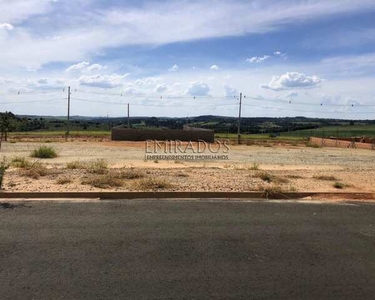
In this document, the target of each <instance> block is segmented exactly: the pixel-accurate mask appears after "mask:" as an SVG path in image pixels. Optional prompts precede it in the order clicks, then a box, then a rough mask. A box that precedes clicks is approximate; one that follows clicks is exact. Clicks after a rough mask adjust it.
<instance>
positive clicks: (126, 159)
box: [0, 138, 375, 192]
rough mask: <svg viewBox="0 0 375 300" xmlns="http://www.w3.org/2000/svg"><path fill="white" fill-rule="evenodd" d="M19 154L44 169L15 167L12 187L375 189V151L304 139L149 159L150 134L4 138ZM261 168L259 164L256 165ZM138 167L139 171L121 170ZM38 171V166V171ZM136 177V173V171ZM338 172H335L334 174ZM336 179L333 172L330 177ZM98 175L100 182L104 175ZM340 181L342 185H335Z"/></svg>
mask: <svg viewBox="0 0 375 300" xmlns="http://www.w3.org/2000/svg"><path fill="white" fill-rule="evenodd" d="M41 145H47V146H51V147H53V148H55V149H56V151H57V153H58V155H59V156H58V157H57V158H54V159H40V160H36V159H32V158H30V157H29V156H30V153H31V151H32V150H34V149H36V148H37V147H39V146H41ZM3 157H5V158H6V160H7V161H8V162H11V161H12V159H13V158H14V157H26V158H27V159H29V160H30V161H31V162H32V163H34V162H35V161H39V162H40V163H42V164H43V165H44V166H45V167H46V168H47V172H42V173H43V174H42V175H41V176H33V174H31V175H30V172H27V171H26V170H25V169H22V168H17V167H10V168H9V169H8V170H7V171H6V174H5V178H4V184H3V188H4V189H5V190H6V191H35V192H36V191H100V190H103V189H106V190H116V191H138V190H171V191H259V190H266V189H280V190H283V191H308V192H310V191H311V192H314V191H318V192H337V191H341V192H343V191H345V192H375V179H374V178H375V160H374V158H375V151H371V150H360V149H337V148H321V149H315V148H309V147H305V146H304V145H299V146H291V145H267V146H257V145H253V146H246V145H241V146H231V149H230V152H229V158H230V159H229V160H228V161H207V162H188V161H145V160H144V157H145V144H144V143H143V142H111V141H108V140H107V139H99V140H98V139H96V140H90V139H89V138H88V139H84V140H83V139H80V140H75V141H69V142H64V141H54V142H50V141H42V140H34V141H32V140H27V141H24V140H22V141H16V142H12V143H9V142H7V143H4V142H3V144H2V149H1V152H0V159H1V160H2V159H3ZM98 160H105V161H106V162H108V166H109V168H108V169H105V170H103V172H101V174H93V172H92V170H90V169H87V168H84V169H68V168H67V163H69V162H74V161H79V162H81V163H90V162H95V161H98ZM254 169H257V170H254ZM124 172H125V173H126V172H134V173H137V174H138V175H139V174H141V175H139V176H134V177H136V178H128V177H129V176H122V175H121V174H123V173H124ZM31 173H32V172H31ZM130 177H132V176H130ZM329 177H331V178H329ZM328 179H329V180H328ZM97 182H99V184H98V183H97ZM335 182H339V183H341V187H342V189H337V187H334V183H335Z"/></svg>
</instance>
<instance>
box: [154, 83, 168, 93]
mask: <svg viewBox="0 0 375 300" xmlns="http://www.w3.org/2000/svg"><path fill="white" fill-rule="evenodd" d="M166 90H168V87H167V85H166V84H158V85H157V86H156V88H155V92H157V93H162V92H165V91H166Z"/></svg>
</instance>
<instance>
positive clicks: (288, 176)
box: [286, 175, 304, 179]
mask: <svg viewBox="0 0 375 300" xmlns="http://www.w3.org/2000/svg"><path fill="white" fill-rule="evenodd" d="M286 177H287V178H289V179H302V178H304V177H303V176H300V175H287V176H286Z"/></svg>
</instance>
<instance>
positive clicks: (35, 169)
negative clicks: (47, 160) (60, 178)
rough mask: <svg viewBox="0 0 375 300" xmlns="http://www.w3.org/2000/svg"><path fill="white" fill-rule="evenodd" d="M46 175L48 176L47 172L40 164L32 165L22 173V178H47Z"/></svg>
mask: <svg viewBox="0 0 375 300" xmlns="http://www.w3.org/2000/svg"><path fill="white" fill-rule="evenodd" d="M48 174H50V172H49V170H48V169H47V168H46V167H45V166H44V165H43V164H41V163H40V162H35V163H33V164H32V165H31V166H30V167H28V168H26V169H25V170H24V171H23V172H22V175H23V176H25V177H30V178H33V179H39V177H43V176H47V175H48Z"/></svg>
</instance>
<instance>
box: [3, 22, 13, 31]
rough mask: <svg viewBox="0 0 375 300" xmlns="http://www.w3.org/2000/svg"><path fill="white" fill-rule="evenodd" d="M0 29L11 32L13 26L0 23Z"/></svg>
mask: <svg viewBox="0 0 375 300" xmlns="http://www.w3.org/2000/svg"><path fill="white" fill-rule="evenodd" d="M0 29H6V30H13V29H14V27H13V25H11V24H9V23H0Z"/></svg>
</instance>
